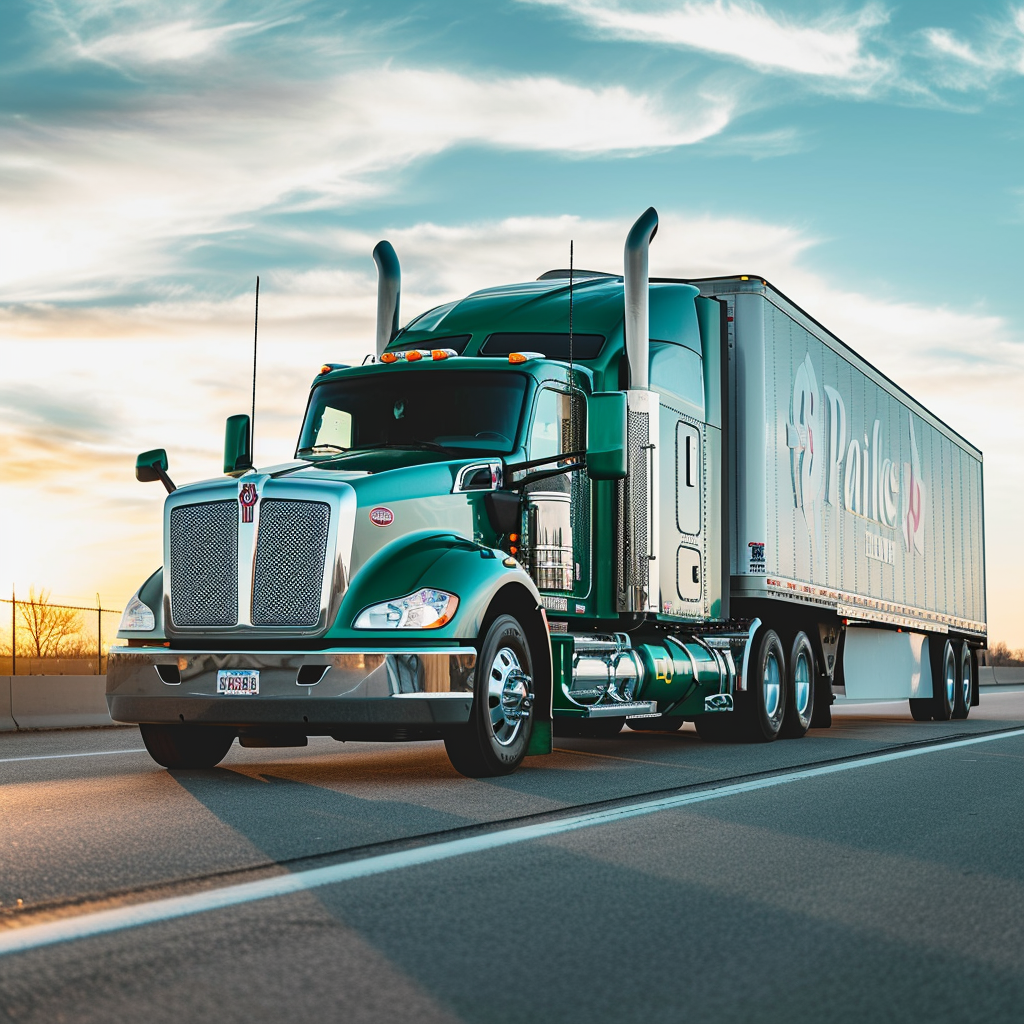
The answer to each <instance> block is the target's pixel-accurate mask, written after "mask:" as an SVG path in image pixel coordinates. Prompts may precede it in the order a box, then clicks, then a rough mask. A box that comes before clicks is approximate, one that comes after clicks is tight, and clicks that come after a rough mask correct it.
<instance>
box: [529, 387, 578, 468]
mask: <svg viewBox="0 0 1024 1024" xmlns="http://www.w3.org/2000/svg"><path fill="white" fill-rule="evenodd" d="M572 434H575V439H574V438H573V437H572V436H571V435H572ZM584 436H585V430H584V424H583V408H582V403H581V402H580V401H579V400H578V399H576V400H574V401H573V402H572V409H571V415H570V400H569V396H568V395H567V394H565V393H563V392H561V391H555V390H553V389H552V388H543V389H542V390H541V392H540V394H539V395H538V396H537V406H536V410H535V412H534V414H533V425H532V427H531V428H530V444H529V456H528V457H529V458H530V459H531V461H532V460H534V459H548V458H553V457H554V456H555V455H561V454H562V453H563V452H571V451H576V450H577V448H581V447H582V444H580V443H579V441H578V439H579V438H581V437H584Z"/></svg>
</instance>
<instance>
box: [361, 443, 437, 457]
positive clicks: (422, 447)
mask: <svg viewBox="0 0 1024 1024" xmlns="http://www.w3.org/2000/svg"><path fill="white" fill-rule="evenodd" d="M379 448H399V449H402V448H404V449H406V450H407V451H414V452H415V451H424V452H444V453H445V454H446V455H450V454H451V453H452V449H451V448H446V447H445V446H444V445H443V444H438V443H437V442H436V441H382V442H381V443H380V444H360V445H354V446H353V447H352V448H349V449H348V451H353V452H368V451H374V450H376V449H379Z"/></svg>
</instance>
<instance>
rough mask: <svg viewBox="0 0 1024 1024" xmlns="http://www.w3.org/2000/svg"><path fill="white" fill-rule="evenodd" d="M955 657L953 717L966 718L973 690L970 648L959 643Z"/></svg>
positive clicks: (972, 666)
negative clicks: (955, 673) (956, 668)
mask: <svg viewBox="0 0 1024 1024" xmlns="http://www.w3.org/2000/svg"><path fill="white" fill-rule="evenodd" d="M958 653H959V657H958V658H957V662H958V668H959V671H958V672H957V679H956V681H957V687H956V695H955V698H954V700H953V717H954V718H966V717H967V716H968V715H969V714H970V713H971V696H972V693H973V691H974V661H973V659H972V658H971V648H970V647H969V646H968V645H967V644H960V645H959V652H958Z"/></svg>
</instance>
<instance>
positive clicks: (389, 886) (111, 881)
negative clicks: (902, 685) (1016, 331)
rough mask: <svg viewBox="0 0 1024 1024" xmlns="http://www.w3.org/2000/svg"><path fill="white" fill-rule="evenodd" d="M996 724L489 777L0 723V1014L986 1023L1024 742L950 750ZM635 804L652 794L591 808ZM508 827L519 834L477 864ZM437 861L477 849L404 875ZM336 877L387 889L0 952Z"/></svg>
mask: <svg viewBox="0 0 1024 1024" xmlns="http://www.w3.org/2000/svg"><path fill="white" fill-rule="evenodd" d="M1014 727H1021V728H1024V692H1021V691H1017V690H1009V689H1008V688H999V691H998V692H987V693H985V694H984V695H983V698H982V705H981V707H980V708H975V709H974V710H973V711H972V714H971V717H970V718H969V719H968V720H967V721H966V722H949V723H914V722H912V721H911V719H910V716H909V712H908V710H907V708H906V705H905V704H891V705H870V706H848V707H845V708H843V709H841V710H839V709H837V710H836V713H835V724H834V726H833V728H832V729H830V730H816V731H813V732H811V733H809V734H808V736H807V737H805V738H804V739H803V740H800V741H780V742H777V743H774V744H771V745H768V746H746V745H742V746H729V745H723V746H718V745H709V744H705V743H703V742H701V741H700V740H699V739H698V738H697V736H696V734H695V733H694V732H692V731H691V729H690V728H689V727H687V728H686V729H685V730H684V731H682V732H680V733H677V734H660V735H659V734H640V733H631V732H629V731H624V732H623V733H622V734H621V735H620V737H619V738H617V739H615V740H603V741H598V740H593V741H588V740H560V741H558V746H559V748H560V749H559V750H558V751H557V752H556V753H555V754H554V755H552V756H550V757H545V758H530V759H528V760H527V762H526V765H525V766H524V768H522V769H521V770H520V771H519V772H518V773H517V774H515V775H513V776H511V777H509V778H505V779H498V780H488V781H471V780H468V779H464V778H462V777H461V776H459V775H457V774H456V773H455V772H454V771H453V770H452V769H451V768H450V767H449V765H448V762H447V758H446V757H445V754H444V750H443V747H442V746H441V745H440V744H436V743H414V744H402V745H398V744H395V745H385V744H344V745H342V744H338V743H336V742H335V741H333V740H329V739H324V740H311V741H310V746H309V747H307V748H304V749H298V750H251V749H250V750H246V749H242V748H240V747H237V746H235V747H234V748H233V749H232V751H231V753H230V754H229V755H228V757H227V759H226V760H225V761H224V763H223V765H222V767H220V768H218V769H214V770H212V771H190V772H174V773H170V772H166V771H164V770H162V769H160V768H159V767H158V766H157V765H156V764H154V763H153V762H152V761H151V760H150V759H149V757H148V755H147V754H146V753H145V752H142V751H140V750H139V749H138V748H139V747H141V743H140V742H139V737H138V734H137V732H136V731H135V730H132V729H116V730H109V729H108V730H81V731H74V732H63V733H35V734H15V735H11V734H4V735H0V1019H5V1020H10V1021H19V1022H20V1021H48V1022H49V1021H65V1020H66V1021H103V1022H106V1021H114V1020H117V1021H135V1020H138V1021H146V1022H161V1021H175V1022H182V1021H189V1022H191V1021H196V1022H205V1021H211V1022H212V1021H217V1022H230V1021H246V1022H251V1024H256V1022H262V1021H284V1020H288V1021H291V1020H302V1019H305V1020H317V1021H319V1020H331V1021H333V1020H344V1021H346V1022H349V1021H353V1022H354V1021H364V1020H365V1021H382V1020H395V1021H420V1020H423V1021H434V1020H445V1021H454V1020H459V1021H472V1022H481V1024H483V1022H487V1024H491V1022H503V1021H510V1022H512V1021H514V1022H527V1021H528V1022H534V1021H558V1022H563V1021H565V1022H574V1021H581V1022H582V1021H588V1022H589V1021H604V1020H607V1021H633V1020H635V1021H643V1022H648V1021H650V1022H660V1021H681V1020H686V1021H783V1020H785V1021H788V1022H796V1021H858V1022H860V1021H872V1022H877V1021H890V1020H891V1021H917V1020H921V1021H929V1022H936V1021H958V1022H959V1021H973V1020H978V1021H982V1020H983V1021H986V1022H988V1024H991V1022H995V1021H1003V1020H1007V1021H1009V1020H1013V1021H1015V1022H1016V1021H1018V1020H1019V1019H1020V1018H1021V1014H1022V1012H1024V1011H1022V1006H1024V818H1022V814H1021V811H1022V793H1024V789H1022V782H1024V735H1016V736H1005V737H1001V738H1000V737H993V738H991V739H989V740H986V741H985V742H977V743H969V744H959V745H956V741H957V740H963V739H980V738H984V737H985V736H992V735H993V734H994V733H997V732H1000V731H1004V730H1012V729H1013V728H1014ZM922 743H924V744H933V743H934V744H936V747H935V749H931V748H930V747H927V748H921V747H919V746H918V745H920V744H922ZM919 751H923V752H919ZM894 753H900V754H901V756H899V757H891V755H892V754H894ZM873 754H874V755H882V757H883V758H886V757H888V759H879V757H877V756H876V757H874V758H871V757H870V756H867V757H866V755H873ZM907 754H911V755H912V756H903V755H907ZM851 759H852V761H851ZM804 766H810V769H809V770H808V771H807V772H806V773H805V774H804V775H802V776H800V777H797V778H793V777H792V774H793V770H794V769H800V768H803V767H804ZM837 767H839V768H842V770H839V771H836V770H834V769H835V768H837ZM723 784H726V785H731V787H732V788H730V789H729V790H728V791H722V792H726V793H727V795H722V792H719V793H716V792H715V790H718V789H721V787H722V786H723ZM755 786H757V787H760V788H753V787H755ZM652 798H655V799H662V798H667V799H668V800H669V801H670V802H671V801H673V800H675V801H676V802H677V805H675V806H670V807H669V808H668V809H662V810H658V811H656V812H653V813H645V814H643V815H640V816H635V817H623V816H622V815H624V814H627V813H633V812H632V811H631V810H630V808H634V807H635V805H637V803H638V802H643V801H650V800H651V799H652ZM698 798H699V800H700V802H690V803H684V804H679V801H688V800H697V799H698ZM595 810H596V811H598V812H600V813H602V814H606V815H607V816H608V817H607V818H605V819H601V820H602V823H599V824H593V823H592V822H591V820H590V819H587V820H585V821H583V823H582V824H578V825H576V826H574V827H573V829H572V830H571V831H561V832H557V831H554V830H555V829H556V828H561V827H562V826H563V825H564V824H565V822H566V821H569V820H573V821H574V820H576V817H577V816H578V815H579V814H580V813H581V812H588V811H595ZM616 815H619V817H616ZM524 827H530V828H533V829H540V830H541V831H542V832H543V830H544V829H547V830H548V834H543V835H540V836H539V837H537V838H526V839H523V840H522V841H517V842H515V843H510V844H509V845H503V846H496V847H492V848H487V845H488V843H491V842H492V841H494V839H495V837H496V836H499V837H500V836H501V835H504V836H506V837H507V836H511V835H513V832H510V831H507V830H509V829H522V828H524ZM514 834H516V835H519V833H518V832H516V833H514ZM524 834H525V833H524ZM529 834H530V835H532V834H533V833H529ZM501 841H504V839H502V840H501ZM453 843H468V844H470V846H472V844H474V843H476V844H478V846H479V848H477V847H473V850H474V852H468V853H462V854H461V855H460V856H450V855H446V858H445V859H442V860H431V859H430V858H431V857H432V856H434V851H437V850H443V849H449V848H454V847H452V845H451V844H453ZM459 849H460V850H461V849H462V847H459ZM388 858H390V859H388ZM356 862H358V863H359V864H376V865H385V866H386V867H387V870H384V868H383V867H381V868H374V870H377V871H378V873H376V874H372V875H368V876H366V877H356V878H351V879H349V880H347V881H340V882H336V883H334V884H325V885H320V886H319V887H317V888H307V889H303V890H302V891H298V892H293V893H290V894H287V895H279V896H273V897H270V898H263V899H252V900H249V901H246V902H240V903H237V904H236V905H234V906H230V907H226V908H223V909H213V910H204V911H203V912H200V913H194V914H190V915H189V916H184V917H180V916H179V917H175V916H170V917H169V918H168V919H163V920H156V921H154V922H153V923H148V924H145V925H143V926H141V927H134V928H124V927H121V926H120V925H118V926H116V927H114V930H111V931H109V932H107V933H105V934H100V935H93V936H91V937H82V938H72V939H70V940H68V941H63V942H60V943H56V944H50V945H41V946H38V947H37V948H29V949H27V950H23V951H21V952H8V953H6V954H4V953H3V942H4V940H5V938H7V937H9V936H12V935H15V934H17V935H18V936H21V937H27V938H28V940H29V941H35V939H32V938H31V937H32V936H35V935H37V934H43V929H45V928H46V927H60V928H70V929H72V930H73V929H74V928H78V927H79V926H80V925H82V923H83V922H90V921H94V920H99V919H100V918H99V916H98V915H100V914H102V913H103V912H105V911H113V912H114V916H115V917H116V916H117V914H118V913H126V912H127V911H125V910H124V909H123V908H129V907H130V908H134V910H139V909H141V910H142V911H146V910H147V908H159V907H163V906H165V905H170V904H165V903H163V902H159V901H163V900H166V899H168V898H172V899H178V898H185V899H186V901H187V900H191V901H192V903H191V904H190V905H191V906H193V907H194V906H196V905H201V906H202V907H206V906H209V904H210V903H211V902H213V901H214V900H216V899H217V898H218V896H219V894H222V893H224V892H228V891H241V890H236V889H235V888H234V887H237V886H239V885H250V884H251V885H254V886H256V887H258V886H259V885H260V884H266V885H270V886H274V885H277V884H279V883H280V882H281V881H282V880H284V881H285V882H287V883H291V882H293V881H295V880H298V881H299V882H301V883H302V884H305V883H304V882H303V881H302V880H304V879H308V878H312V877H314V873H315V872H317V871H320V870H321V869H330V870H340V871H345V870H348V868H346V867H345V865H351V864H355V863H356ZM336 865H341V867H339V868H335V867H334V866H336ZM331 877H334V876H331ZM245 891H247V892H248V891H249V890H248V889H247V890H245ZM152 913H156V911H152Z"/></svg>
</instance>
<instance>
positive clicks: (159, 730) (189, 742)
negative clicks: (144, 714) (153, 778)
mask: <svg viewBox="0 0 1024 1024" xmlns="http://www.w3.org/2000/svg"><path fill="white" fill-rule="evenodd" d="M139 732H141V733H142V742H143V743H145V744H146V749H147V750H148V751H149V755H150V757H152V758H153V760H154V761H156V763H157V764H162V765H163V766H164V767H165V768H213V767H214V766H215V765H217V764H220V762H221V761H223V760H224V756H225V755H226V754H227V752H228V751H229V750H230V749H231V744H232V743H234V742H235V730H234V729H232V728H230V727H227V726H222V725H155V724H152V723H149V722H143V723H142V724H141V725H140V726H139Z"/></svg>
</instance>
